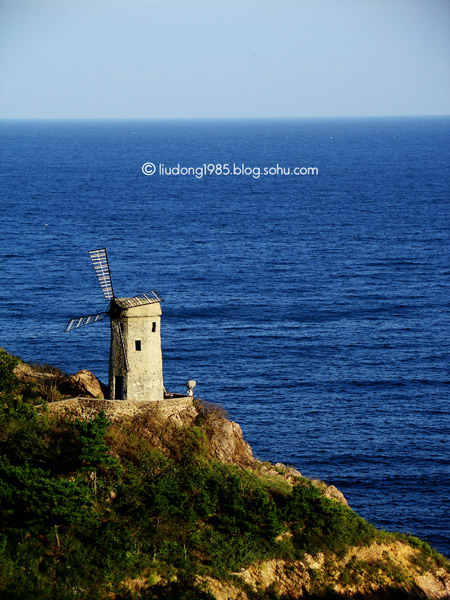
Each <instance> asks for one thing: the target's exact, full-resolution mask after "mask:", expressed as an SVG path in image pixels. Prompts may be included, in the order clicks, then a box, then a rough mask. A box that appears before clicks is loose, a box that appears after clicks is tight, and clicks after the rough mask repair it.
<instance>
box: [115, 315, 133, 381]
mask: <svg viewBox="0 0 450 600" xmlns="http://www.w3.org/2000/svg"><path fill="white" fill-rule="evenodd" d="M117 329H118V330H119V336H120V344H121V346H122V355H123V361H124V363H125V369H126V371H127V373H129V372H130V367H129V365H128V358H127V351H126V349H125V342H124V341H123V335H122V327H121V326H120V323H117Z"/></svg>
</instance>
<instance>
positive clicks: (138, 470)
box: [0, 349, 450, 600]
mask: <svg viewBox="0 0 450 600" xmlns="http://www.w3.org/2000/svg"><path fill="white" fill-rule="evenodd" d="M19 367H20V368H17V360H16V359H14V357H11V356H9V355H8V354H7V353H5V352H4V351H3V350H1V349H0V413H1V414H0V451H1V455H0V480H1V483H2V485H1V486H0V597H1V598H8V599H11V600H14V599H17V600H19V599H22V598H24V599H25V598H31V597H32V598H34V599H36V600H41V599H42V600H43V599H44V598H49V597H52V598H55V599H59V598H61V599H64V600H66V599H67V600H70V599H72V598H73V599H75V598H83V599H86V600H88V599H92V600H103V599H106V598H108V599H111V600H131V599H139V598H142V599H155V600H160V599H161V600H162V599H163V598H164V599H169V600H170V599H174V600H175V599H176V600H213V599H216V600H225V599H230V600H257V599H259V600H273V599H278V600H288V599H289V600H296V599H300V598H355V599H356V598H362V599H363V598H367V599H369V598H373V599H376V598H380V599H381V598H417V599H419V598H422V599H423V598H430V599H434V600H438V599H444V598H449V591H450V570H449V563H448V561H447V560H446V559H445V558H444V557H443V556H441V555H439V554H438V553H437V552H436V551H434V550H433V549H432V548H430V547H429V546H428V545H427V544H426V543H424V542H422V541H421V540H418V539H417V538H413V537H410V536H405V535H402V534H396V533H389V532H384V531H378V530H377V529H376V528H374V527H373V526H372V525H371V524H370V523H368V522H367V521H365V520H364V519H362V518H361V517H359V516H358V515H357V514H356V513H355V512H354V511H353V510H351V508H350V507H349V506H348V504H347V501H346V499H345V498H344V497H343V495H342V494H341V492H339V490H337V489H336V488H335V487H334V486H330V485H327V484H325V483H323V482H320V481H317V480H309V479H307V478H305V477H302V475H301V474H300V473H299V472H298V471H297V470H296V469H294V468H292V467H288V466H285V465H283V464H281V463H277V464H275V465H272V464H269V463H262V462H261V461H259V460H257V459H255V458H254V456H253V453H252V450H251V448H250V446H249V445H248V444H247V443H246V442H245V440H244V438H243V435H242V430H241V428H240V426H239V425H238V424H237V423H233V422H232V421H230V420H229V419H228V418H227V415H226V413H225V411H224V410H223V409H222V408H220V407H218V406H216V405H213V404H209V403H206V402H203V401H201V400H194V399H191V398H174V399H171V400H166V401H163V402H137V403H130V402H122V401H109V400H105V399H104V398H103V399H102V398H93V397H90V398H86V397H84V396H83V395H79V396H78V397H75V398H67V397H64V394H63V392H61V390H60V389H59V388H58V385H57V382H58V381H66V380H67V378H66V376H63V375H61V374H58V373H52V372H51V370H50V373H49V375H50V376H47V375H45V372H46V370H45V369H42V368H34V367H33V368H31V367H27V366H25V367H24V366H20V365H19ZM14 369H15V370H14ZM36 373H37V374H38V375H36ZM91 379H92V378H91V377H90V376H89V375H88V376H87V380H91ZM96 389H98V388H96ZM93 393H95V391H94V392H93ZM46 394H47V395H46ZM80 394H82V390H81V391H80ZM49 395H50V396H51V397H52V398H54V399H56V400H57V401H54V402H49V401H48V400H49ZM43 400H47V402H44V403H43Z"/></svg>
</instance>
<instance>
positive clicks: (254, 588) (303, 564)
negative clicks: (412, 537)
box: [199, 542, 450, 600]
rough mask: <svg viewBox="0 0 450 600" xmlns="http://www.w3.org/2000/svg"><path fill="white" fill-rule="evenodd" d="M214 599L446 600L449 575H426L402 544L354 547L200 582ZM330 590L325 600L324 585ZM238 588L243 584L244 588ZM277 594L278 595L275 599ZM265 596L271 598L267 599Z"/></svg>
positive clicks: (271, 562) (445, 572) (417, 554)
mask: <svg viewBox="0 0 450 600" xmlns="http://www.w3.org/2000/svg"><path fill="white" fill-rule="evenodd" d="M199 582H201V583H203V584H204V585H205V586H206V589H208V590H209V591H210V592H211V593H212V594H213V595H214V597H215V598H216V600H251V598H253V597H255V595H256V594H257V593H259V594H261V595H262V594H268V593H270V594H271V596H270V597H274V598H275V597H280V596H281V597H282V598H285V599H286V600H287V599H289V600H297V599H300V598H304V597H307V598H311V597H322V598H327V597H333V598H349V599H351V598H355V599H356V598H360V599H362V598H364V599H374V600H375V599H378V598H379V599H380V600H381V599H385V598H403V599H406V598H411V599H417V600H419V599H429V600H445V599H448V598H449V597H450V596H449V594H450V573H449V571H448V570H446V569H445V568H440V569H437V570H435V571H434V572H431V571H428V570H427V569H426V567H425V566H424V565H423V564H422V560H421V558H420V552H419V551H418V550H416V549H413V548H411V546H409V545H407V544H404V543H402V542H393V543H391V544H372V545H371V546H368V547H365V548H353V549H352V550H351V551H350V552H348V554H347V555H346V556H345V557H344V558H339V557H336V556H335V557H327V558H325V556H324V555H323V554H321V553H320V554H318V555H316V556H314V557H313V556H310V555H309V554H305V556H304V557H303V559H302V560H298V561H291V562H288V561H285V560H282V559H272V560H266V561H262V562H259V563H257V564H253V565H251V566H250V567H249V568H248V569H245V570H243V571H241V572H239V573H235V574H234V582H229V581H228V582H224V581H219V580H216V579H213V578H212V577H203V578H199ZM324 582H326V587H327V589H328V590H329V592H328V594H329V595H328V596H327V595H325V596H323V595H322V594H323V584H324ZM242 584H244V585H243V586H242ZM277 595H278V596H277ZM267 597H269V596H267Z"/></svg>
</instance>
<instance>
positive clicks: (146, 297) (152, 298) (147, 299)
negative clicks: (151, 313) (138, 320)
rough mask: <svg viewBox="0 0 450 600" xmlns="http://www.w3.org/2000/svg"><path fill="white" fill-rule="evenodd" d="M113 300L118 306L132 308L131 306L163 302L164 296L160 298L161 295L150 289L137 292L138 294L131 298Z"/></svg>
mask: <svg viewBox="0 0 450 600" xmlns="http://www.w3.org/2000/svg"><path fill="white" fill-rule="evenodd" d="M115 300H116V303H117V304H118V305H119V306H120V308H133V306H143V305H144V304H153V303H155V302H164V298H161V296H160V295H159V294H158V293H157V292H155V290H151V291H150V292H146V293H145V294H139V295H138V296H133V298H116V299H115Z"/></svg>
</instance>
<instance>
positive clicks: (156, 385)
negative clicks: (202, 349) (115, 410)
mask: <svg viewBox="0 0 450 600" xmlns="http://www.w3.org/2000/svg"><path fill="white" fill-rule="evenodd" d="M119 327H121V328H122V338H123V343H124V346H125V348H126V354H127V359H128V364H129V372H128V373H127V371H126V367H125V363H124V359H123V350H122V341H121V339H120V332H119ZM117 376H119V377H122V378H123V379H122V382H123V399H124V400H139V401H146V400H162V399H163V397H164V383H163V366H162V352H161V305H160V303H159V302H155V303H152V304H146V305H144V306H135V307H133V308H129V309H127V310H123V311H122V312H121V314H120V318H117V319H111V349H110V374H109V388H110V394H111V398H117V399H119V397H120V393H119V391H118V389H116V383H117V379H116V377H117Z"/></svg>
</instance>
